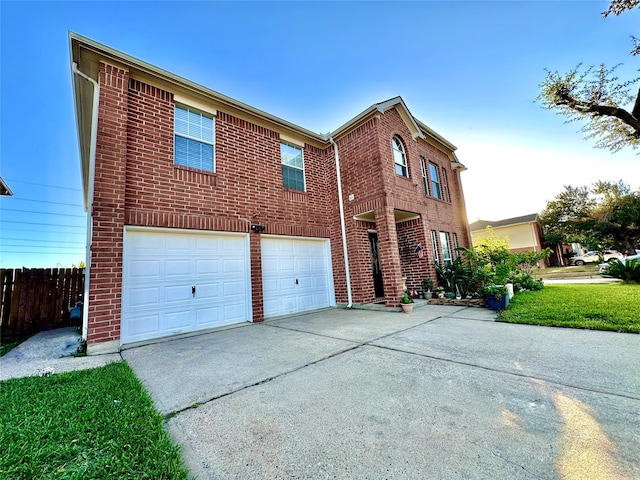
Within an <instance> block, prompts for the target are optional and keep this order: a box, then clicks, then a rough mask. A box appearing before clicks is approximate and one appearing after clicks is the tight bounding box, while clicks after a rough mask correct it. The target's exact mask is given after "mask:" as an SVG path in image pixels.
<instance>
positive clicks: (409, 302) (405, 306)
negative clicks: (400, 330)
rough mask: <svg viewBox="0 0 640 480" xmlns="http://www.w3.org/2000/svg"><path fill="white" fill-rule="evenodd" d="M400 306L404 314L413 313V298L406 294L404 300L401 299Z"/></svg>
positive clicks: (403, 296)
mask: <svg viewBox="0 0 640 480" xmlns="http://www.w3.org/2000/svg"><path fill="white" fill-rule="evenodd" d="M400 306H401V307H402V311H403V312H404V313H411V312H413V298H411V296H410V295H409V294H408V293H407V292H404V294H403V295H402V298H400Z"/></svg>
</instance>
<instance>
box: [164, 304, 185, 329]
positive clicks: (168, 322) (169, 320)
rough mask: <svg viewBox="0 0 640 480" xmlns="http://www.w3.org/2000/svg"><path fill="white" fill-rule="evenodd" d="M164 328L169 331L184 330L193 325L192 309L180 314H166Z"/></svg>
mask: <svg viewBox="0 0 640 480" xmlns="http://www.w3.org/2000/svg"><path fill="white" fill-rule="evenodd" d="M163 316H164V327H165V329H167V330H170V331H172V330H178V331H179V330H183V329H185V328H189V326H190V325H191V309H190V308H187V309H184V310H181V311H179V312H172V313H164V314H163Z"/></svg>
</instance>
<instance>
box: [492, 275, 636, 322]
mask: <svg viewBox="0 0 640 480" xmlns="http://www.w3.org/2000/svg"><path fill="white" fill-rule="evenodd" d="M499 318H500V320H502V321H505V322H512V323H529V324H533V325H546V326H551V327H571V328H587V329H591V330H613V331H616V332H630V333H640V285H625V284H622V283H605V284H566V285H545V287H544V288H543V289H542V290H539V291H537V292H521V293H518V294H517V295H516V296H515V297H513V298H512V299H511V301H510V303H509V307H508V308H507V309H506V310H505V311H503V312H501V313H500V315H499Z"/></svg>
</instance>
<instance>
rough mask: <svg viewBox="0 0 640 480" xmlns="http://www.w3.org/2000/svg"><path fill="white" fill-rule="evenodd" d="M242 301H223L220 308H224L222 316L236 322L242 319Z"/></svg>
mask: <svg viewBox="0 0 640 480" xmlns="http://www.w3.org/2000/svg"><path fill="white" fill-rule="evenodd" d="M243 305H244V304H243V302H241V301H238V302H237V303H233V302H231V301H230V302H228V303H227V302H225V304H224V305H223V306H222V308H223V309H224V316H225V318H227V319H231V320H234V321H237V322H240V321H242V309H243Z"/></svg>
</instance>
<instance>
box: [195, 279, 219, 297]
mask: <svg viewBox="0 0 640 480" xmlns="http://www.w3.org/2000/svg"><path fill="white" fill-rule="evenodd" d="M196 295H197V297H198V300H200V301H207V300H220V284H219V283H218V282H215V283H198V290H197V293H196Z"/></svg>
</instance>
